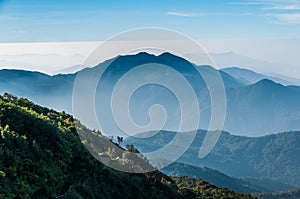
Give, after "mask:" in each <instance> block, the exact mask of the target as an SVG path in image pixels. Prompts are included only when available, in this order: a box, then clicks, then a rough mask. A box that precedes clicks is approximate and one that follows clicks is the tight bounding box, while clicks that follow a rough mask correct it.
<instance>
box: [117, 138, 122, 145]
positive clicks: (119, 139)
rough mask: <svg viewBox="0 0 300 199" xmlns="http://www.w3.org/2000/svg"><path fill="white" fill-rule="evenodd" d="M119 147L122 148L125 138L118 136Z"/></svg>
mask: <svg viewBox="0 0 300 199" xmlns="http://www.w3.org/2000/svg"><path fill="white" fill-rule="evenodd" d="M117 141H118V145H119V146H120V145H121V144H122V142H123V137H120V136H117Z"/></svg>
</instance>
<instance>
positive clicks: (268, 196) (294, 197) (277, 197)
mask: <svg viewBox="0 0 300 199" xmlns="http://www.w3.org/2000/svg"><path fill="white" fill-rule="evenodd" d="M258 197H259V198H261V199H299V198H300V187H298V188H296V189H291V190H288V191H284V192H279V193H264V194H260V195H259V196H258Z"/></svg>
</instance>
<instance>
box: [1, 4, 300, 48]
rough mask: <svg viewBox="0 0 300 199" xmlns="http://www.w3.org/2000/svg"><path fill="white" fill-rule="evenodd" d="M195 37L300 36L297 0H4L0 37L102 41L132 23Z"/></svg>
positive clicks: (10, 40) (32, 40)
mask: <svg viewBox="0 0 300 199" xmlns="http://www.w3.org/2000/svg"><path fill="white" fill-rule="evenodd" d="M149 26H150V27H163V28H170V29H174V30H177V31H180V32H182V33H185V34H187V35H189V36H190V37H192V38H194V39H257V38H299V36H300V1H299V0H249V1H238V0H215V1H204V0H198V1H193V0H192V1H178V0H172V1H170V0H164V1H156V0H152V1H147V2H146V1H137V0H131V1H88V0H87V1H76V0H72V1H70V0H59V1H56V0H53V1H34V0H26V1H24V0H4V1H3V0H2V1H1V0H0V42H1V43H4V42H8V43H10V42H53V41H99V40H104V39H107V38H108V37H110V36H112V35H114V34H117V33H119V32H121V31H125V30H128V29H132V28H140V27H149Z"/></svg>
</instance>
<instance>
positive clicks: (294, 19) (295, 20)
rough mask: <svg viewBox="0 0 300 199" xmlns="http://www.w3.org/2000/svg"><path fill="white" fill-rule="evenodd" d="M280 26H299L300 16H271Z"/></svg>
mask: <svg viewBox="0 0 300 199" xmlns="http://www.w3.org/2000/svg"><path fill="white" fill-rule="evenodd" d="M271 16H273V17H275V18H276V19H277V21H276V23H280V24H300V14H272V15H271Z"/></svg>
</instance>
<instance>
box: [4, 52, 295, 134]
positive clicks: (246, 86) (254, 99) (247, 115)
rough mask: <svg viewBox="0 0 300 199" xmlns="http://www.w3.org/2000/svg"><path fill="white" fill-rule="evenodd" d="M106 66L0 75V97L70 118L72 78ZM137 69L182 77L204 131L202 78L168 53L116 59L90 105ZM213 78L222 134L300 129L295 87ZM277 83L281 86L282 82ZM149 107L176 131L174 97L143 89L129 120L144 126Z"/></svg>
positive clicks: (205, 70) (239, 72) (239, 73)
mask: <svg viewBox="0 0 300 199" xmlns="http://www.w3.org/2000/svg"><path fill="white" fill-rule="evenodd" d="M107 63H108V62H103V63H100V64H99V65H97V66H95V67H92V68H86V69H84V70H82V71H79V72H77V73H75V74H68V75H63V74H60V75H53V76H49V75H45V74H42V73H38V72H29V71H20V70H0V84H1V85H5V86H1V87H0V92H1V93H4V92H9V93H12V94H15V95H17V96H22V97H27V98H30V99H32V100H33V101H34V102H36V103H38V104H41V105H45V106H48V107H51V108H55V109H57V110H64V111H66V112H68V113H72V92H73V85H74V81H75V78H76V76H78V75H80V74H84V73H87V74H96V73H97V71H99V68H101V67H103V66H104V65H105V64H107ZM143 64H150V65H151V64H152V65H155V64H164V65H172V66H173V67H174V68H176V70H178V71H179V72H180V73H181V74H184V75H186V77H188V79H189V83H190V84H191V85H192V87H193V88H195V90H197V91H199V93H197V97H198V99H199V101H200V112H201V125H200V127H199V128H203V129H207V127H208V123H209V120H210V117H211V112H210V110H209V107H210V104H211V101H210V94H209V91H208V90H207V85H206V83H205V81H204V79H203V78H201V77H200V78H199V77H196V75H195V72H196V71H193V70H190V69H187V68H190V67H189V66H191V63H190V62H188V61H187V60H185V59H183V58H180V57H177V56H174V55H172V54H170V53H163V54H161V55H159V56H155V55H151V54H147V53H138V54H136V55H127V56H119V57H116V58H115V59H114V61H113V62H112V63H111V65H110V67H109V68H110V71H111V72H110V73H109V71H106V73H105V74H104V75H106V77H107V78H108V79H110V81H105V82H100V84H99V85H98V87H97V92H96V101H97V100H103V99H105V98H103V96H105V95H109V94H111V93H109V92H111V91H109V89H112V88H113V87H114V84H115V83H116V80H117V79H118V78H119V77H121V76H122V75H123V74H125V72H126V71H128V70H129V69H132V68H135V67H136V66H138V65H143ZM197 68H198V69H199V72H200V74H203V75H205V76H207V77H210V78H213V76H211V75H210V73H214V74H216V73H217V72H218V71H217V70H216V69H214V68H212V67H211V66H197ZM160 75H164V74H160ZM219 75H220V77H221V78H222V80H223V82H224V88H225V90H226V96H227V98H226V101H227V102H226V106H227V112H226V115H227V117H226V121H225V126H224V130H227V131H229V132H230V133H232V134H238V135H247V136H260V135H265V134H270V133H275V132H283V131H290V130H299V129H300V106H299V99H300V93H299V90H300V89H299V87H297V86H283V85H281V84H278V83H275V82H274V81H269V80H265V79H266V78H269V79H272V80H278V81H279V79H276V78H271V77H270V76H265V75H261V74H258V73H255V72H252V71H249V70H243V69H237V68H229V69H222V70H220V71H219ZM136 78H138V77H136ZM170 78H171V77H170ZM87 80H88V79H87ZM280 81H281V82H282V83H283V81H285V80H280ZM285 83H286V84H288V83H287V82H285ZM144 95H146V96H148V97H147V98H148V100H147V101H145V100H144V99H143V96H144ZM102 102H103V101H101V103H102ZM155 103H159V104H162V105H163V106H165V107H166V109H167V113H168V120H167V123H166V126H165V129H169V130H172V129H176V128H177V125H178V121H179V119H180V117H179V115H178V111H177V110H178V102H177V100H176V96H174V95H172V93H169V91H167V90H166V89H164V88H163V87H159V86H149V87H143V88H142V89H140V90H138V92H136V94H135V95H134V96H133V98H132V100H131V105H130V106H131V107H132V109H131V110H130V111H131V115H132V116H133V118H134V119H136V120H137V122H138V123H140V124H146V123H147V117H145V116H146V115H145V113H146V112H147V110H148V108H149V107H150V106H151V105H152V104H155ZM135 107H139V108H138V109H137V108H135ZM96 108H97V106H96ZM99 109H101V107H98V108H97V110H96V112H97V114H98V115H99V114H100V113H99V111H98V110H99ZM104 109H105V107H104ZM104 109H103V110H104ZM79 119H83V118H79ZM104 120H105V121H103V122H104V125H106V124H107V126H109V127H111V126H112V127H113V129H110V130H111V131H112V132H115V134H116V135H118V134H120V131H119V129H118V128H117V127H116V125H115V124H114V120H113V118H112V116H111V115H110V116H108V117H106V118H105V119H104ZM262 121H263V122H262ZM83 122H84V120H83ZM87 125H88V126H89V127H90V128H97V125H96V124H87Z"/></svg>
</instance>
